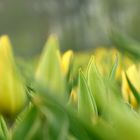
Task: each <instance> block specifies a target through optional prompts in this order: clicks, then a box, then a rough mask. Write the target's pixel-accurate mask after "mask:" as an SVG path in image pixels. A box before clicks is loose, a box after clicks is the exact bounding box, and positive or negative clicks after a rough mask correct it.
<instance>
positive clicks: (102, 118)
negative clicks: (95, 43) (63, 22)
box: [0, 33, 140, 140]
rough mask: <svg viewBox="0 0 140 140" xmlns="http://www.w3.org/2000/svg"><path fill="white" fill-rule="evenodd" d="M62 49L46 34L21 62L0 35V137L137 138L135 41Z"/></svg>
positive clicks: (139, 74)
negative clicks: (40, 44)
mask: <svg viewBox="0 0 140 140" xmlns="http://www.w3.org/2000/svg"><path fill="white" fill-rule="evenodd" d="M111 40H112V43H113V45H114V46H112V47H110V48H109V47H105V46H99V47H97V48H95V49H93V50H91V51H89V52H74V51H73V50H67V51H66V52H61V51H60V49H61V46H60V43H59V39H58V38H57V35H54V34H52V35H50V36H49V37H48V39H47V41H46V44H45V45H44V48H43V50H42V53H41V54H40V55H39V56H36V58H35V59H32V60H30V61H25V60H23V59H21V58H19V57H17V56H15V55H14V51H13V48H12V42H11V41H10V38H9V37H8V36H7V35H3V36H1V37H0V140H140V63H139V58H140V48H139V47H140V45H139V43H138V42H135V41H133V40H131V39H129V38H127V37H125V36H123V35H121V34H119V33H115V34H113V35H112V37H111Z"/></svg>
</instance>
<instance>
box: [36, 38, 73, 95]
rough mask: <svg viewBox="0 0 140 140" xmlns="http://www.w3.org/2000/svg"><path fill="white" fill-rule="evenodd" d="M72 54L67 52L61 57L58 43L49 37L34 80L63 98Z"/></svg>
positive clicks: (55, 39)
mask: <svg viewBox="0 0 140 140" xmlns="http://www.w3.org/2000/svg"><path fill="white" fill-rule="evenodd" d="M72 55H73V52H72V51H71V50H69V51H68V52H66V53H64V55H63V56H62V57H61V54H60V51H59V42H58V39H57V37H56V36H55V35H51V36H50V37H49V39H48V41H47V43H46V45H45V47H44V50H43V53H42V55H41V58H40V61H39V65H38V67H37V71H36V80H37V81H39V82H40V83H41V84H42V85H43V86H46V87H48V88H49V89H50V90H52V91H53V92H55V93H59V94H60V95H59V96H61V97H64V96H65V95H63V93H64V92H65V87H66V86H65V83H66V82H65V81H66V78H65V77H66V75H67V74H68V71H69V67H70V63H71V58H72Z"/></svg>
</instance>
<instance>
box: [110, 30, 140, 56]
mask: <svg viewBox="0 0 140 140" xmlns="http://www.w3.org/2000/svg"><path fill="white" fill-rule="evenodd" d="M111 40H112V43H113V45H115V46H116V47H117V48H118V49H120V50H121V51H123V52H128V53H130V54H131V55H133V56H134V57H137V58H140V43H139V42H137V41H135V40H133V39H132V38H130V37H128V36H126V35H124V34H122V33H121V32H120V31H117V30H113V31H112V34H111Z"/></svg>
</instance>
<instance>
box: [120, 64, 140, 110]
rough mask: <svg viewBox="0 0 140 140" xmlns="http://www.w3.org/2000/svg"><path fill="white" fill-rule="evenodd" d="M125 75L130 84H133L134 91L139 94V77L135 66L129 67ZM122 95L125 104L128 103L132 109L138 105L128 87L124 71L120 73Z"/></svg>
mask: <svg viewBox="0 0 140 140" xmlns="http://www.w3.org/2000/svg"><path fill="white" fill-rule="evenodd" d="M126 74H127V76H128V78H129V80H130V81H131V83H132V84H133V86H134V87H135V89H136V90H137V91H138V92H140V75H139V71H138V70H137V68H136V66H135V65H132V66H130V67H129V68H128V70H127V71H126ZM122 93H123V98H124V100H125V101H126V102H129V103H130V104H131V105H132V106H133V107H134V108H136V107H137V105H138V103H137V100H136V98H135V96H134V95H133V92H132V91H131V89H130V87H129V84H128V82H127V79H126V75H125V73H124V71H123V72H122Z"/></svg>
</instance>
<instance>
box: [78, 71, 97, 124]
mask: <svg viewBox="0 0 140 140" xmlns="http://www.w3.org/2000/svg"><path fill="white" fill-rule="evenodd" d="M78 113H79V116H80V117H81V118H83V120H84V121H89V122H91V119H94V117H97V116H98V112H97V107H96V103H95V100H94V98H93V95H92V93H91V91H90V90H89V87H88V84H87V81H86V79H85V77H84V74H83V73H82V71H81V70H80V72H79V92H78Z"/></svg>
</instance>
